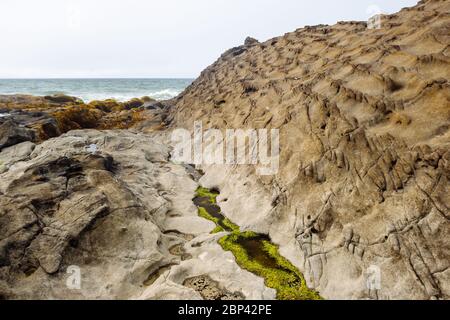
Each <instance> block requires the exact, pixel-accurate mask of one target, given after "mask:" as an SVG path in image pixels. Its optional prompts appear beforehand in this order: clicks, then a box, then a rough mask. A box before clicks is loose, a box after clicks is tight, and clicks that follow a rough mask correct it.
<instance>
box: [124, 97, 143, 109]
mask: <svg viewBox="0 0 450 320" xmlns="http://www.w3.org/2000/svg"><path fill="white" fill-rule="evenodd" d="M143 104H144V103H143V102H142V101H141V100H140V99H132V100H130V101H127V102H124V103H123V106H124V108H125V109H127V110H130V109H136V108H139V107H141V106H142V105H143Z"/></svg>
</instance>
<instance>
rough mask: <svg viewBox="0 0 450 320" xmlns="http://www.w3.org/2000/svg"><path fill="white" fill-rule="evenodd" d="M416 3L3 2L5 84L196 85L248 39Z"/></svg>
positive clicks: (0, 57) (0, 38)
mask: <svg viewBox="0 0 450 320" xmlns="http://www.w3.org/2000/svg"><path fill="white" fill-rule="evenodd" d="M416 3H417V0H396V1H392V0H339V1H336V0H314V1H310V0H39V1H37V0H1V1H0V43H1V45H0V78H36V77H39V78H46V77H53V78H54V77H69V78H72V77H164V78H169V77H196V76H197V75H198V74H199V73H200V72H201V71H202V70H203V69H204V68H205V67H206V66H208V65H209V64H211V63H212V62H214V61H215V60H216V59H217V58H218V56H219V55H220V54H221V53H222V52H223V51H225V50H226V49H228V48H230V47H233V46H237V45H240V44H242V43H243V41H244V39H245V37H246V36H252V37H255V38H257V39H259V40H267V39H269V38H272V37H275V36H279V35H282V34H284V33H286V32H290V31H293V30H295V29H297V28H299V27H303V26H305V25H316V24H321V23H324V24H334V23H335V22H336V21H340V20H367V18H368V17H369V16H372V15H373V14H376V13H377V12H376V11H377V10H378V9H377V8H379V10H380V11H382V12H384V13H393V12H396V11H398V10H399V9H401V8H403V7H406V6H411V5H414V4H416Z"/></svg>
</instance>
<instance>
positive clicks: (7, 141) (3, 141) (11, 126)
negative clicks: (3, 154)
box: [0, 120, 35, 150]
mask: <svg viewBox="0 0 450 320" xmlns="http://www.w3.org/2000/svg"><path fill="white" fill-rule="evenodd" d="M34 139H35V134H34V132H33V131H32V130H30V129H27V128H23V127H20V126H19V125H18V124H17V123H16V122H14V121H12V120H8V121H6V122H5V123H3V124H2V125H0V150H2V149H3V148H6V147H10V146H13V145H15V144H18V143H21V142H25V141H33V140H34Z"/></svg>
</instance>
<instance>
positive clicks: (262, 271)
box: [193, 187, 321, 300]
mask: <svg viewBox="0 0 450 320" xmlns="http://www.w3.org/2000/svg"><path fill="white" fill-rule="evenodd" d="M218 195H219V192H217V191H214V190H209V189H206V188H203V187H200V188H198V189H197V193H196V197H195V198H194V199H193V201H194V204H195V205H196V206H197V207H198V213H199V216H201V217H202V218H205V219H208V220H210V221H212V222H214V223H215V224H216V228H215V229H214V230H213V231H212V233H218V232H224V231H225V232H228V233H229V234H228V235H226V236H224V237H223V238H221V239H220V240H219V244H220V245H221V246H222V248H223V249H224V250H226V251H230V252H231V253H233V255H234V256H235V258H236V262H237V264H238V265H239V266H240V267H241V268H242V269H245V270H247V271H249V272H251V273H253V274H255V275H257V276H259V277H262V278H264V280H265V284H266V286H268V287H269V288H273V289H275V290H276V291H277V299H279V300H320V299H321V297H320V295H319V294H318V293H317V292H316V291H314V290H311V289H309V288H308V287H307V285H306V281H305V279H304V277H303V275H302V274H301V273H300V271H299V270H298V269H297V268H296V267H295V266H294V265H293V264H292V263H291V262H289V261H288V260H287V259H286V258H284V257H283V256H281V255H280V253H279V251H278V247H277V246H276V245H275V244H274V243H272V242H271V241H270V238H269V236H267V235H263V234H257V233H255V232H251V231H245V232H241V230H240V228H239V226H237V225H236V224H234V223H233V222H231V221H230V220H229V219H228V218H226V217H225V216H224V214H223V213H222V212H221V209H220V207H219V206H218V205H217V201H216V198H217V196H218Z"/></svg>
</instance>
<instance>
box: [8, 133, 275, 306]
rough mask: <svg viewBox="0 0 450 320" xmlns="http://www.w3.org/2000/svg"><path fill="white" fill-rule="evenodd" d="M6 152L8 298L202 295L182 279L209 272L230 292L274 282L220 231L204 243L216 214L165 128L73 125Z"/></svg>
mask: <svg viewBox="0 0 450 320" xmlns="http://www.w3.org/2000/svg"><path fill="white" fill-rule="evenodd" d="M0 161H1V163H2V167H1V171H0V295H1V296H2V297H3V298H6V299H55V298H61V299H125V298H135V299H137V298H141V299H142V298H169V297H170V298H173V299H181V298H183V297H184V298H186V297H196V298H199V299H201V296H199V295H198V293H197V292H196V291H195V290H193V289H190V288H188V287H186V286H183V283H184V281H185V280H186V279H188V278H193V277H197V276H200V275H207V276H208V277H211V279H212V281H215V282H214V283H217V285H218V286H219V282H225V283H224V284H222V283H220V288H222V290H223V293H224V294H223V296H226V295H227V292H246V293H247V294H248V296H254V294H253V293H252V292H253V291H257V292H264V290H265V289H266V288H264V284H263V281H262V280H261V279H259V278H257V277H255V276H253V275H252V274H248V273H244V276H242V275H241V270H240V269H239V267H238V266H237V265H236V264H235V262H234V260H233V259H232V257H229V256H228V255H226V254H225V253H224V252H223V251H222V250H221V248H220V247H219V246H218V245H217V244H214V243H211V241H212V240H208V241H206V240H205V242H206V243H207V247H206V248H205V247H204V246H203V245H202V244H198V243H199V242H198V241H199V239H200V240H202V241H203V238H202V236H205V235H206V236H207V237H209V232H210V231H211V230H212V229H213V227H214V224H212V223H210V222H208V221H207V220H204V219H201V218H200V217H198V216H197V208H196V207H195V206H194V204H193V202H192V198H193V197H194V194H195V190H196V189H197V187H198V184H197V182H196V181H195V180H194V179H193V175H192V169H191V170H188V169H187V168H186V167H185V166H181V165H176V164H172V163H171V162H170V161H169V149H168V144H167V143H164V142H163V140H162V138H161V137H160V138H158V137H156V136H150V135H144V134H141V133H139V134H136V133H131V132H129V131H104V132H100V131H96V130H83V131H72V132H70V133H68V134H64V135H62V136H61V137H58V138H56V139H51V140H49V141H46V142H44V143H42V144H40V145H35V144H33V143H31V142H24V143H21V144H17V145H15V146H12V147H9V148H6V149H4V150H2V152H0ZM199 237H200V238H199ZM190 241H194V242H193V243H195V244H196V245H195V250H194V249H188V248H185V246H186V245H187V243H189V242H190ZM211 247H213V249H211ZM225 258H227V259H228V262H227V263H224V259H225ZM222 264H225V265H226V266H228V267H223V268H222ZM74 268H75V269H74ZM177 268H178V269H179V270H178V269H177ZM227 268H228V269H227ZM220 269H222V271H220ZM73 270H75V271H77V270H78V271H79V275H80V280H81V282H80V283H78V284H79V288H76V287H75V288H74V287H73V284H77V282H76V281H75V282H74V283H73V282H72V281H73V279H74V278H73V277H72V276H73V273H72V272H73ZM227 270H228V271H227ZM167 272H170V275H169V276H167V275H165V273H167ZM235 274H237V275H238V277H239V276H240V277H242V279H245V281H244V282H243V284H239V282H238V281H236V282H233V280H232V279H234V278H235ZM174 277H175V278H174ZM230 279H231V280H230ZM238 279H239V278H238ZM245 282H247V283H245ZM177 285H178V286H179V287H181V288H182V289H178V288H177V287H176V286H177ZM171 286H172V287H173V286H175V289H174V290H172V291H171V289H170V287H171ZM214 288H215V287H214ZM217 288H219V287H217ZM227 290H229V291H227ZM152 292H156V293H157V294H156V295H153V294H152ZM221 292H222V291H221ZM267 292H271V291H270V290H269V289H267ZM258 294H261V293H258ZM268 296H269V297H272V298H273V296H274V295H273V294H272V295H270V294H269V295H268ZM230 297H231V295H230ZM257 297H259V296H257Z"/></svg>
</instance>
